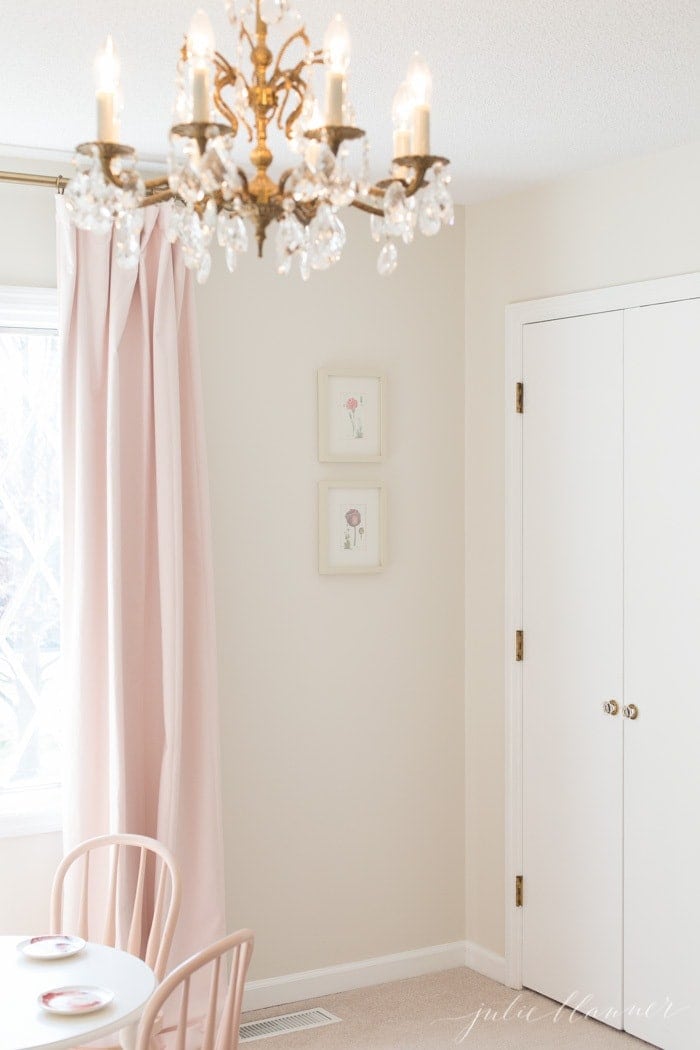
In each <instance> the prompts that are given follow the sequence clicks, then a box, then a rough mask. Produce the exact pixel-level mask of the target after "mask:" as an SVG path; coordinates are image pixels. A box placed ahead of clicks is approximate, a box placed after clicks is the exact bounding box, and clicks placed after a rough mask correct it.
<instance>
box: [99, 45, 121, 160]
mask: <svg viewBox="0 0 700 1050" xmlns="http://www.w3.org/2000/svg"><path fill="white" fill-rule="evenodd" d="M95 87H96V91H95V101H96V103H97V139H98V141H99V142H119V121H118V116H117V91H118V90H119V58H118V57H117V52H116V51H115V48H114V42H113V40H112V37H111V36H108V37H107V40H106V41H105V44H104V47H101V48H100V50H99V51H98V52H97V56H96V58H95Z"/></svg>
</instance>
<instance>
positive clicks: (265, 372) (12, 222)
mask: <svg viewBox="0 0 700 1050" xmlns="http://www.w3.org/2000/svg"><path fill="white" fill-rule="evenodd" d="M14 165H15V166H17V165H16V162H14ZM4 166H8V167H9V166H11V165H10V163H8V164H7V165H2V164H0V167H4ZM19 166H20V167H22V168H23V169H25V170H26V169H27V168H29V167H37V168H39V169H40V170H44V171H46V170H48V168H49V166H48V165H46V164H38V165H33V166H32V165H30V164H29V163H22V164H21V165H19ZM53 207H54V205H53V194H52V193H51V192H50V191H47V190H45V189H29V188H19V187H8V186H1V185H0V223H1V224H2V228H3V230H4V231H6V232H7V236H5V235H4V236H3V240H2V243H1V244H0V283H7V284H29V285H51V284H53V283H54V282H55V238H54V224H53ZM462 215H463V213H462V214H460V216H459V221H458V225H457V226H456V228H455V229H453V230H450V231H446V232H445V234H443V236H442V237H440V238H438V239H435V240H430V241H426V240H424V239H423V238H420V240H419V241H418V242H417V243H416V244H415V245H414V246H413V247H412V248H411V249H407V250H405V251H402V253H401V264H400V269H399V271H398V272H397V274H396V275H395V277H394V278H392V279H391V280H388V281H387V280H382V279H380V278H379V277H378V275H377V274H376V270H375V258H376V246H375V245H374V244H373V243H372V242H371V240H370V238H369V231H368V223H367V221H366V218H365V217H361V216H359V215H358V216H351V226H352V235H351V238H350V243H349V245H348V248H347V250H346V254H345V257H344V258H343V260H342V262H341V263H340V265H339V266H338V268H337V269H336V270H334V271H331V272H329V273H326V274H319V275H315V276H314V278H313V279H312V281H311V282H310V284H309V285H307V286H303V285H302V284H301V282H300V281H299V280H298V279H296V278H294V279H289V280H284V279H282V278H279V277H277V276H276V275H275V274H274V265H273V249H274V245H273V244H272V243H271V244H270V245H268V256H267V257H266V259H265V260H264V261H263V262H259V261H258V260H257V259H255V258H250V259H246V260H244V262H243V263H242V266H241V272H239V273H238V274H236V275H235V276H231V275H229V274H228V273H227V272H226V271H225V268H224V267H223V266H222V265H221V259H220V258H217V260H216V264H215V267H214V272H213V274H212V277H211V279H210V282H209V284H208V285H207V286H206V287H205V288H203V289H198V292H197V295H198V306H199V315H200V348H201V357H202V370H203V379H204V396H205V415H206V427H207V435H208V445H209V459H210V477H211V491H212V503H213V532H214V553H215V570H216V586H217V596H216V597H217V615H218V635H219V666H220V682H221V747H222V755H223V764H224V812H225V822H226V827H225V834H226V863H227V872H226V874H227V888H228V912H229V920H230V925H231V926H239V925H243V924H246V925H251V926H253V927H254V928H255V929H256V932H257V936H258V942H257V947H256V955H255V961H254V970H253V976H254V977H269V976H275V975H278V974H284V973H288V972H292V971H298V970H305V969H311V968H314V967H319V966H326V965H330V964H333V963H338V962H349V961H355V960H359V959H363V958H366V957H369V956H375V955H380V954H387V953H393V952H399V951H403V950H406V949H411V948H419V947H423V946H427V945H434V944H440V943H444V942H449V941H456V940H461V939H462V938H463V935H464V896H463V885H464V805H463V798H464V786H463V781H464V747H463V739H464V734H463V724H464V708H463V673H464V670H463V668H464V655H463V636H464V618H463V565H464V552H463V496H464V455H463V448H464V440H463V435H464V423H463V396H462V390H463V354H464V231H463V221H462ZM329 364H341V365H352V364H357V365H368V366H370V367H373V368H382V369H384V370H385V371H386V373H387V375H388V413H389V458H388V460H387V462H386V463H385V464H382V465H378V466H356V467H354V468H353V467H352V466H347V465H339V466H338V467H337V468H336V469H335V470H332V469H331V468H330V467H328V466H321V465H320V464H319V463H318V462H317V459H316V386H315V376H316V369H317V368H318V367H319V366H322V365H329ZM335 474H339V475H344V476H345V475H359V476H361V477H367V478H376V477H382V478H383V479H384V480H385V482H386V484H387V487H388V501H389V566H388V569H387V571H386V572H385V573H384V574H383V575H380V576H364V577H355V578H352V577H332V576H331V577H321V576H319V575H318V573H317V569H316V483H317V481H318V479H320V478H322V477H330V476H332V475H335ZM59 854H60V836H57V835H47V836H34V837H31V838H25V839H9V840H4V841H3V840H0V859H1V860H2V863H0V932H4V931H9V930H13V929H19V930H20V931H21V930H22V929H26V930H28V931H29V930H33V929H41V928H42V927H43V925H44V924H45V922H46V901H47V899H48V887H49V884H50V878H51V873H52V871H53V869H54V867H55V865H56V862H57V860H58V857H59ZM27 865H29V866H31V872H32V875H31V879H30V880H26V879H22V878H20V879H18V878H16V877H15V876H14V875H13V871H15V872H16V871H18V870H21V871H24V870H25V868H26V866H27Z"/></svg>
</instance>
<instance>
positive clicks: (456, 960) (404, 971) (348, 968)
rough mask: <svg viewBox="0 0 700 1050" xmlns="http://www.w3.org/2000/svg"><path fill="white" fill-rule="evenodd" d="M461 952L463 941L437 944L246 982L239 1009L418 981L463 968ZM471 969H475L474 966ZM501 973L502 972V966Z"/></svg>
mask: <svg viewBox="0 0 700 1050" xmlns="http://www.w3.org/2000/svg"><path fill="white" fill-rule="evenodd" d="M472 947H475V946H472ZM465 950H466V945H465V942H464V941H455V942H454V943H453V944H437V945H433V946H432V947H430V948H417V949H415V950H414V951H410V952H400V953H399V954H398V955H383V956H380V957H379V958H376V959H364V960H362V962H354V963H343V964H341V965H340V966H326V967H325V968H324V969H322V970H307V971H306V972H305V973H290V974H287V975H285V976H284V977H269V978H266V979H265V980H262V981H249V982H248V984H247V985H246V989H245V998H244V1000H243V1009H244V1010H263V1009H265V1008H266V1007H268V1006H282V1005H283V1004H286V1003H296V1002H300V1001H301V1000H303V999H317V998H318V997H319V996H322V995H333V994H334V993H335V992H347V991H349V990H350V989H352V988H367V987H369V986H370V985H373V984H386V982H387V981H400V980H402V979H403V978H404V977H421V976H422V975H423V974H426V973H438V972H439V971H441V970H452V969H454V968H455V967H457V966H464V957H465ZM479 950H480V951H482V949H479ZM485 954H486V955H490V954H491V953H489V952H486V953H485ZM493 958H494V959H495V958H497V957H496V956H494V957H493ZM502 962H503V960H502ZM473 968H474V969H478V967H477V966H474V967H473ZM503 969H504V972H505V963H503ZM480 972H483V971H480ZM488 976H491V974H489V975H488Z"/></svg>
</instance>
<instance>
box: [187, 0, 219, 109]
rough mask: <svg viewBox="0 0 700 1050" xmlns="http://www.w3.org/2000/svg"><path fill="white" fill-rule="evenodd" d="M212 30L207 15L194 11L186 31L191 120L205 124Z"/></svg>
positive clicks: (200, 10)
mask: <svg viewBox="0 0 700 1050" xmlns="http://www.w3.org/2000/svg"><path fill="white" fill-rule="evenodd" d="M214 47H215V40H214V30H213V29H212V27H211V22H210V21H209V16H208V15H207V13H206V11H202V9H201V8H200V9H199V10H198V11H196V12H195V14H194V17H193V19H192V21H191V22H190V28H189V32H188V33H187V51H188V54H189V56H190V59H191V60H192V63H193V69H192V120H193V121H194V122H195V123H196V124H206V123H208V121H209V117H210V110H211V97H210V96H211V83H210V73H209V62H210V61H211V58H212V55H213V53H214Z"/></svg>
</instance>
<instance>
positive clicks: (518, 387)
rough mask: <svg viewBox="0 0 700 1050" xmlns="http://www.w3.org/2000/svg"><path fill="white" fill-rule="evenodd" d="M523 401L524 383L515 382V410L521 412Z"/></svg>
mask: <svg viewBox="0 0 700 1050" xmlns="http://www.w3.org/2000/svg"><path fill="white" fill-rule="evenodd" d="M524 403H525V385H524V384H523V383H516V384H515V411H516V412H520V413H521V414H522V411H523V405H524Z"/></svg>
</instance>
